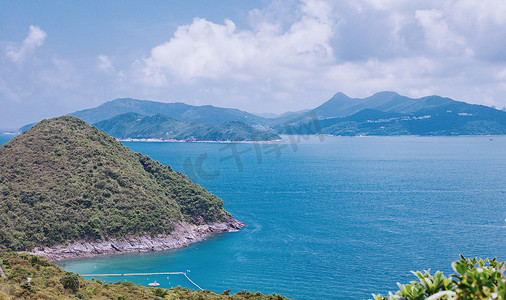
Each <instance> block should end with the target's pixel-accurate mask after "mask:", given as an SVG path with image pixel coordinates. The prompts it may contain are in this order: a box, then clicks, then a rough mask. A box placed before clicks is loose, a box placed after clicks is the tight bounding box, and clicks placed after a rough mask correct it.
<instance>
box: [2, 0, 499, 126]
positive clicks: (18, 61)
mask: <svg viewBox="0 0 506 300" xmlns="http://www.w3.org/2000/svg"><path fill="white" fill-rule="evenodd" d="M383 90H391V91H397V92H399V93H401V94H404V95H407V96H410V97H422V96H426V95H432V94H437V95H441V96H447V97H451V98H453V99H456V100H462V101H467V102H471V103H479V104H485V105H489V106H492V105H495V106H496V107H498V108H502V107H503V106H506V97H505V96H504V95H506V2H504V1H501V0H483V1H471V0H459V1H431V0H424V1H400V0H349V1H326V0H301V1H290V0H287V1H276V0H274V1H266V0H261V1H251V0H247V1H246V0H244V1H238V0H227V1H218V0H214V1H212V0H207V1H204V0H200V1H149V2H140V1H80V2H78V1H4V0H0V107H1V109H0V128H16V127H19V126H21V125H24V124H26V123H30V122H34V121H38V120H40V119H42V118H48V117H53V116H57V115H61V114H65V113H70V112H72V111H75V110H79V109H85V108H90V107H94V106H97V105H99V104H101V103H103V102H105V101H108V100H112V99H114V98H118V97H132V98H138V99H149V100H157V101H164V102H176V101H181V102H185V103H188V104H195V105H202V104H212V105H216V106H223V107H234V108H239V109H243V110H247V111H250V112H276V113H281V112H285V111H289V110H291V111H294V110H300V109H306V108H312V107H315V106H317V105H319V104H321V103H322V102H324V101H325V100H327V99H328V98H330V97H331V96H332V95H333V94H334V93H336V92H338V91H341V92H344V93H346V94H348V95H349V96H353V97H365V96H369V95H371V94H373V93H375V92H378V91H383Z"/></svg>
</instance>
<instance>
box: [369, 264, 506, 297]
mask: <svg viewBox="0 0 506 300" xmlns="http://www.w3.org/2000/svg"><path fill="white" fill-rule="evenodd" d="M452 267H453V270H454V271H455V274H452V275H450V277H445V276H444V275H443V273H441V272H436V273H435V274H434V275H431V274H430V270H428V271H424V272H423V273H422V272H412V273H413V274H414V275H415V276H416V277H417V278H418V281H412V282H411V283H409V284H400V283H397V285H398V286H399V290H398V291H397V292H395V293H392V292H390V293H389V294H388V295H387V296H382V295H374V294H373V298H374V299H375V300H396V299H406V300H418V299H430V300H434V299H480V300H481V299H498V300H504V299H506V283H505V282H506V277H505V275H504V271H505V267H504V262H501V263H500V262H497V260H496V259H495V258H494V259H492V260H489V259H485V260H483V259H479V260H478V259H477V258H465V257H464V256H462V255H461V256H460V260H458V261H456V262H454V263H453V264H452Z"/></svg>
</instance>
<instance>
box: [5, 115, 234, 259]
mask: <svg viewBox="0 0 506 300" xmlns="http://www.w3.org/2000/svg"><path fill="white" fill-rule="evenodd" d="M0 174H2V176H1V177H0V247H4V248H11V249H14V250H24V249H31V248H33V247H34V246H40V245H43V246H52V245H55V244H61V243H65V242H66V241H69V240H71V241H72V240H80V239H89V240H94V239H103V238H104V237H119V238H120V237H122V236H125V235H135V234H145V233H147V234H152V235H154V234H159V233H168V232H170V231H171V230H172V229H173V225H174V223H175V222H179V221H181V220H182V218H183V217H184V218H185V219H186V221H189V222H191V223H196V224H198V223H209V222H215V221H223V220H225V219H226V218H229V217H230V215H229V214H228V213H227V212H226V211H225V210H223V201H222V200H221V199H219V198H218V197H216V196H215V195H212V194H210V193H209V192H207V191H206V190H205V189H204V188H202V187H200V186H199V185H197V184H194V183H192V182H191V181H190V180H188V179H187V177H186V176H184V175H183V174H181V173H178V172H174V171H172V170H171V169H170V167H167V166H163V165H161V164H160V163H158V162H156V161H153V160H151V159H150V158H148V157H147V156H142V155H141V154H138V153H134V152H132V151H130V150H129V149H128V148H126V147H125V146H123V145H122V144H121V143H119V142H117V141H116V140H115V139H113V138H112V137H110V136H108V135H107V134H105V133H103V132H100V131H99V130H98V129H96V128H94V127H91V126H89V125H88V124H86V123H85V122H83V121H82V120H79V119H77V118H74V117H59V118H55V119H51V120H43V121H41V122H40V123H39V124H37V125H36V126H34V127H33V128H32V129H30V130H29V131H27V132H25V133H24V134H22V135H20V136H18V137H16V138H14V139H13V140H11V141H9V142H8V143H6V144H4V145H2V146H0Z"/></svg>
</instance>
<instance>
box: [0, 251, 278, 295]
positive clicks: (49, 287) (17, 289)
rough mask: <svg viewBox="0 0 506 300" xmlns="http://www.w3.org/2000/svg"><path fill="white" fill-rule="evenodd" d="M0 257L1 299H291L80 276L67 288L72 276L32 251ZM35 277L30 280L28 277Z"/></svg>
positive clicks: (4, 252) (4, 253)
mask: <svg viewBox="0 0 506 300" xmlns="http://www.w3.org/2000/svg"><path fill="white" fill-rule="evenodd" d="M0 260H1V262H2V264H3V266H4V268H5V270H6V272H7V276H8V278H0V299H236V300H240V299H252V300H274V299H280V300H282V299H287V298H285V297H282V296H278V295H262V294H260V293H251V292H239V293H237V294H235V295H230V296H229V295H225V294H222V295H217V294H214V293H212V292H210V291H192V290H189V289H186V288H175V289H170V290H167V289H153V288H147V287H144V286H140V285H136V284H133V283H131V282H116V283H112V284H111V283H109V284H108V283H102V282H100V281H98V280H97V281H88V280H84V279H83V278H82V277H80V276H77V277H75V276H74V278H76V279H78V281H79V287H77V288H76V289H75V290H72V289H70V288H65V287H64V285H63V283H62V281H61V280H62V278H64V277H68V276H69V275H70V276H71V277H72V276H73V275H74V274H73V273H67V272H65V271H64V270H62V269H61V268H60V267H58V266H57V265H55V264H53V263H51V262H49V261H47V260H45V259H44V258H39V257H36V256H32V255H28V254H18V253H16V252H7V251H1V252H0ZM28 277H30V278H32V280H31V281H30V282H29V283H28V282H27V278H28Z"/></svg>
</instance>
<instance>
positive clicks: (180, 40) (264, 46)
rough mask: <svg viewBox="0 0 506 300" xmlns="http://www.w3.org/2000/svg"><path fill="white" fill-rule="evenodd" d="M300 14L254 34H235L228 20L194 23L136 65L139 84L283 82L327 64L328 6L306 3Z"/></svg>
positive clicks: (329, 57)
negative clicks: (289, 76) (284, 24)
mask: <svg viewBox="0 0 506 300" xmlns="http://www.w3.org/2000/svg"><path fill="white" fill-rule="evenodd" d="M299 9H300V12H301V18H300V19H299V20H298V21H297V22H295V23H293V24H291V25H290V26H289V27H288V28H287V29H286V30H284V31H283V30H280V26H279V24H272V23H267V22H260V23H259V24H257V26H256V28H255V29H254V30H238V29H237V28H236V25H235V23H234V22H233V21H231V20H225V21H224V24H216V23H213V22H210V21H208V20H206V19H202V18H196V19H194V21H193V23H192V24H190V25H184V26H180V27H179V28H178V29H177V30H176V32H175V33H174V37H173V38H171V39H170V41H168V42H166V43H164V44H161V45H159V46H157V47H155V48H153V49H152V50H151V56H150V57H148V58H146V59H143V60H141V61H138V62H137V65H138V66H139V65H140V66H141V68H142V73H143V75H144V77H143V81H144V82H146V83H149V84H153V85H164V84H166V83H167V82H168V81H169V79H170V81H173V80H175V81H191V80H194V79H198V78H204V79H213V80H218V79H223V78H229V79H230V78H234V79H239V80H250V79H252V78H256V77H265V76H268V77H284V76H286V74H283V73H284V72H286V71H287V70H289V71H291V72H293V71H297V72H300V71H301V70H308V69H311V68H314V67H317V66H318V65H319V64H321V63H323V62H330V61H331V60H332V48H331V47H330V44H329V42H330V38H331V37H332V35H333V23H332V21H331V19H330V15H329V12H330V7H329V6H328V4H327V3H326V2H325V1H316V0H307V1H304V2H303V3H302V4H301V5H300V7H299ZM169 77H170V78H169Z"/></svg>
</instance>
